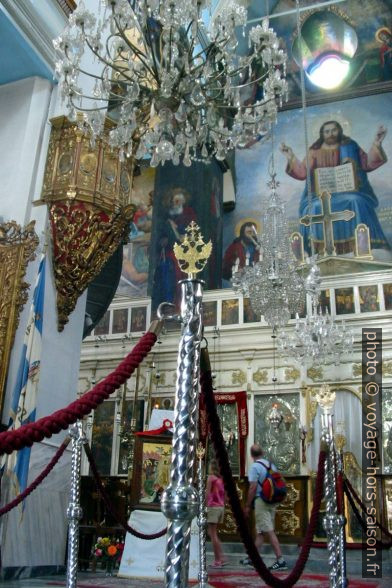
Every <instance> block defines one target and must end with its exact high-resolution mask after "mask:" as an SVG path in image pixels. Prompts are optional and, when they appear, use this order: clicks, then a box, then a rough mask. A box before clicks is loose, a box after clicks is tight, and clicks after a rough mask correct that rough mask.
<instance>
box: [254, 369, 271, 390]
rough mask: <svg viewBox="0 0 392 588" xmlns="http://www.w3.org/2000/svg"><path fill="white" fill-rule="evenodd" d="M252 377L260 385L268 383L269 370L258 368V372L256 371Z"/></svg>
mask: <svg viewBox="0 0 392 588" xmlns="http://www.w3.org/2000/svg"><path fill="white" fill-rule="evenodd" d="M252 379H253V381H254V382H256V384H258V385H259V386H261V385H262V384H266V383H267V379H268V372H267V370H263V369H261V368H259V369H258V370H257V372H255V373H254V374H253V376H252Z"/></svg>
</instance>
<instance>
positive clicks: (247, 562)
mask: <svg viewBox="0 0 392 588" xmlns="http://www.w3.org/2000/svg"><path fill="white" fill-rule="evenodd" d="M240 564H242V565H243V566H253V564H252V561H251V559H250V557H245V558H244V559H240Z"/></svg>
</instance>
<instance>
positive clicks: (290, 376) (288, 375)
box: [284, 367, 301, 382]
mask: <svg viewBox="0 0 392 588" xmlns="http://www.w3.org/2000/svg"><path fill="white" fill-rule="evenodd" d="M300 375H301V373H300V371H299V370H298V369H297V368H295V367H290V368H286V369H285V371H284V379H285V381H286V382H295V381H296V380H298V378H299V377H300Z"/></svg>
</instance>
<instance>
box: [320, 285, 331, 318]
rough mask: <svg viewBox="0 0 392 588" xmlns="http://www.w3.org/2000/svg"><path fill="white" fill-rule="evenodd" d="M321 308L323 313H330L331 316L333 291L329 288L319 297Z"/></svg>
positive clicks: (322, 291)
mask: <svg viewBox="0 0 392 588" xmlns="http://www.w3.org/2000/svg"><path fill="white" fill-rule="evenodd" d="M319 307H320V308H321V310H322V311H323V313H325V312H326V311H328V313H329V314H331V291H330V289H329V288H328V289H327V290H321V292H320V297H319Z"/></svg>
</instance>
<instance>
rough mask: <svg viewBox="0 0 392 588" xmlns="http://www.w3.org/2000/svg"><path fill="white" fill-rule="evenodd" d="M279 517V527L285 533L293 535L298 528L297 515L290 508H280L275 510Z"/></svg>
mask: <svg viewBox="0 0 392 588" xmlns="http://www.w3.org/2000/svg"><path fill="white" fill-rule="evenodd" d="M277 515H278V516H279V519H280V528H281V530H282V531H283V532H284V533H286V534H287V535H294V534H295V531H296V530H297V529H299V528H300V523H299V517H298V516H297V515H296V514H294V512H293V511H291V510H280V511H278V512H277Z"/></svg>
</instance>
